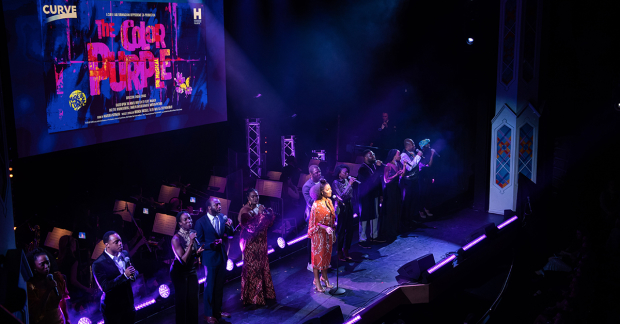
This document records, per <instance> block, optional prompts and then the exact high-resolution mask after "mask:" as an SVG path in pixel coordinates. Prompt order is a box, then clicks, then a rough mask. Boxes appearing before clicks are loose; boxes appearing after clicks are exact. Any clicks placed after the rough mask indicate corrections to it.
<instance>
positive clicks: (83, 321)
mask: <svg viewBox="0 0 620 324" xmlns="http://www.w3.org/2000/svg"><path fill="white" fill-rule="evenodd" d="M92 323H93V322H91V320H90V318H88V317H82V318H80V320H79V321H78V324H92Z"/></svg>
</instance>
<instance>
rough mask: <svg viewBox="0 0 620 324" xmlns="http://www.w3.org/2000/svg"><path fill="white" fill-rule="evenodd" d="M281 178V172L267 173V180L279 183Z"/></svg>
mask: <svg viewBox="0 0 620 324" xmlns="http://www.w3.org/2000/svg"><path fill="white" fill-rule="evenodd" d="M281 176H282V172H278V171H269V172H267V179H269V180H273V181H280V177H281Z"/></svg>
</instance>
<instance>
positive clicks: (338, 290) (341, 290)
mask: <svg viewBox="0 0 620 324" xmlns="http://www.w3.org/2000/svg"><path fill="white" fill-rule="evenodd" d="M343 205H344V204H343ZM340 212H341V213H342V211H340ZM334 234H336V233H334ZM336 248H338V243H336ZM339 268H340V258H339V257H338V256H337V255H336V287H334V288H332V289H330V290H329V294H330V295H332V296H338V295H342V294H344V293H345V292H346V290H345V289H344V288H340V287H339V286H338V271H339Z"/></svg>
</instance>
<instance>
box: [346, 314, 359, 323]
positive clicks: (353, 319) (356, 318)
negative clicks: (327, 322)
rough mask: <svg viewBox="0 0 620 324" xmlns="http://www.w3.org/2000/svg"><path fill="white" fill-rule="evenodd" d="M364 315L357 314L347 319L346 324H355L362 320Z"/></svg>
mask: <svg viewBox="0 0 620 324" xmlns="http://www.w3.org/2000/svg"><path fill="white" fill-rule="evenodd" d="M361 319H362V317H361V316H359V315H355V317H353V318H352V319H350V320H348V321H346V322H345V323H344V324H353V323H357V322H359V320H361Z"/></svg>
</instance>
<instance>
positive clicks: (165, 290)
mask: <svg viewBox="0 0 620 324" xmlns="http://www.w3.org/2000/svg"><path fill="white" fill-rule="evenodd" d="M159 295H160V296H161V297H162V298H168V297H169V296H170V287H168V285H161V286H159Z"/></svg>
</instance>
